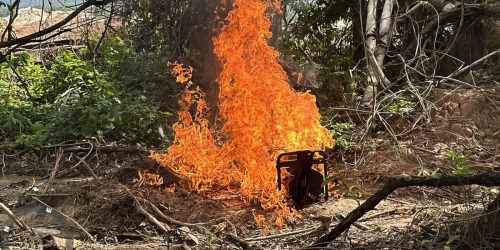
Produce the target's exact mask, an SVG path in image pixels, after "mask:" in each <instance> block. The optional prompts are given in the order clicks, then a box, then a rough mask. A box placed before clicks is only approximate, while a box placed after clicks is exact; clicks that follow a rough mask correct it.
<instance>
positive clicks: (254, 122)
mask: <svg viewBox="0 0 500 250" xmlns="http://www.w3.org/2000/svg"><path fill="white" fill-rule="evenodd" d="M232 2H233V8H232V10H231V11H230V12H229V14H228V17H227V21H228V22H227V24H226V25H225V26H224V27H222V29H221V31H220V33H219V34H218V35H217V36H216V37H214V38H213V42H214V46H215V51H214V52H215V55H216V56H217V58H218V59H219V61H220V63H221V65H222V70H221V72H220V73H219V75H218V78H217V82H218V84H219V88H220V94H219V99H220V100H219V101H220V103H219V114H220V117H221V118H222V119H223V121H224V125H223V127H222V129H221V130H220V131H215V130H213V129H211V128H209V126H208V121H207V120H206V119H205V118H204V117H203V111H204V110H205V103H204V101H203V98H202V93H201V91H200V90H199V89H197V88H195V89H192V88H191V89H190V86H191V83H190V82H188V78H189V77H190V75H191V71H192V69H189V68H188V69H186V68H182V66H180V65H175V66H174V67H173V68H172V73H173V74H174V75H176V76H177V80H178V81H179V82H188V88H187V89H186V91H185V93H184V96H183V98H182V99H181V100H180V101H179V104H180V105H179V106H180V111H179V119H180V121H179V122H178V123H177V124H175V125H174V127H173V128H174V131H175V136H176V139H175V142H174V145H172V146H171V147H170V148H169V149H168V153H167V154H156V155H153V158H155V159H156V160H157V161H158V162H160V163H161V164H162V165H164V166H168V167H171V168H173V169H175V170H177V171H179V172H180V173H181V174H184V175H186V176H188V177H190V178H191V187H192V188H194V189H196V190H200V191H204V190H207V189H211V188H213V187H215V186H217V187H226V188H230V187H234V188H236V189H237V190H238V191H239V192H240V193H241V194H242V197H244V198H245V199H247V200H250V201H258V203H259V204H260V206H261V207H262V208H263V209H264V210H265V211H272V212H273V215H274V218H275V222H276V224H277V225H279V226H281V225H283V224H284V223H285V222H284V218H285V217H286V216H287V215H294V214H296V213H295V212H294V211H293V210H292V209H290V208H289V207H288V205H287V202H286V198H285V194H284V193H283V192H284V191H282V192H280V191H278V190H277V188H276V167H275V159H276V157H277V156H278V154H280V153H282V152H286V151H294V150H301V149H320V148H324V147H333V144H334V141H333V139H332V138H331V136H330V134H329V132H328V131H327V130H326V129H325V128H324V127H322V126H321V124H320V115H319V111H318V108H317V106H316V103H315V97H314V96H313V95H311V94H310V93H300V92H296V91H294V90H293V89H292V88H291V87H290V85H289V83H288V81H287V76H286V74H285V71H284V70H283V68H282V67H281V66H280V64H279V63H278V61H277V60H276V59H277V57H278V52H277V51H276V50H274V49H273V48H272V47H271V46H269V45H268V43H267V40H268V39H269V38H270V37H271V35H272V34H271V32H270V31H269V30H270V21H269V18H268V17H266V15H265V12H266V9H267V8H268V7H269V5H268V4H267V3H265V2H263V1H262V0H233V1H232ZM274 7H276V6H274ZM193 102H196V103H197V108H196V115H195V117H194V118H193V117H192V116H191V114H190V111H189V107H185V106H189V105H190V104H191V103H193ZM186 104H187V105H186ZM259 218H260V217H259Z"/></svg>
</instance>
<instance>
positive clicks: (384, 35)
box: [376, 0, 394, 69]
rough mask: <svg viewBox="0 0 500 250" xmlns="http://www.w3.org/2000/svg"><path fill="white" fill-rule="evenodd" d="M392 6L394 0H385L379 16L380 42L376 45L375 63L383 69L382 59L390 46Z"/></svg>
mask: <svg viewBox="0 0 500 250" xmlns="http://www.w3.org/2000/svg"><path fill="white" fill-rule="evenodd" d="M393 8H394V0H386V1H385V4H384V10H383V11H382V17H381V18H380V19H381V20H380V29H379V32H378V36H379V41H380V43H379V44H378V45H377V54H376V57H377V63H378V65H379V66H380V68H381V69H384V59H385V53H386V52H387V49H388V48H389V46H390V43H389V42H390V40H391V38H392V27H393V25H392V24H393V20H392V9H393Z"/></svg>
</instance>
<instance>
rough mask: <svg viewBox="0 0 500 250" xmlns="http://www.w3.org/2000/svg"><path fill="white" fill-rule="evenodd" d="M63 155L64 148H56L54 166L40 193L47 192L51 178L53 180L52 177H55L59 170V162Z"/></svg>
mask: <svg viewBox="0 0 500 250" xmlns="http://www.w3.org/2000/svg"><path fill="white" fill-rule="evenodd" d="M63 156H64V149H62V148H58V149H57V151H56V163H55V164H54V168H53V169H52V172H51V173H50V177H49V180H48V181H47V183H45V189H44V190H43V192H42V194H45V193H47V191H49V188H50V184H51V183H52V180H54V177H56V174H57V171H58V170H59V163H60V162H61V159H62V157H63Z"/></svg>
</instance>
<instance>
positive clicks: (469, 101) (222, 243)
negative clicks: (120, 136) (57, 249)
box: [0, 87, 500, 249]
mask: <svg viewBox="0 0 500 250" xmlns="http://www.w3.org/2000/svg"><path fill="white" fill-rule="evenodd" d="M488 91H489V92H488V93H485V92H484V91H479V90H478V91H476V90H470V89H469V90H455V91H444V90H437V91H436V93H435V95H434V99H433V102H434V105H435V108H434V109H433V110H432V111H431V114H430V115H431V116H432V120H431V121H429V123H427V124H425V125H423V126H421V127H419V128H417V129H415V130H413V131H411V132H409V133H407V134H406V135H404V136H400V137H398V143H395V142H394V140H391V138H390V137H391V135H390V134H389V132H387V131H381V132H378V133H376V134H375V136H373V138H370V139H367V140H366V141H365V144H366V145H369V147H370V150H366V151H365V153H364V154H361V155H360V156H356V157H358V158H359V159H358V160H357V161H358V162H359V164H357V165H355V166H345V167H341V168H336V169H335V170H334V171H336V172H337V173H338V174H339V175H350V176H353V178H354V179H355V180H356V181H357V182H358V183H359V187H360V188H359V190H361V192H360V193H349V194H346V195H343V196H338V197H334V198H330V199H329V200H328V201H326V202H325V201H322V202H319V203H316V204H314V205H311V206H309V207H306V208H305V209H302V210H300V211H299V212H300V214H301V216H302V218H301V219H299V220H298V221H296V222H295V223H292V224H289V225H288V226H287V227H286V228H283V229H273V230H263V229H262V228H258V227H257V226H256V225H255V222H254V220H253V216H252V212H253V211H255V210H258V209H259V208H258V207H257V206H256V205H253V204H250V203H248V202H244V201H242V200H241V199H239V197H238V194H237V193H231V192H228V191H226V192H221V193H218V194H217V195H213V194H212V195H206V194H196V193H191V192H187V191H186V190H183V189H182V188H177V189H176V191H174V192H169V191H166V190H165V187H151V186H139V185H138V183H137V182H134V179H137V178H138V174H137V172H138V171H139V170H140V169H142V168H144V167H147V166H148V164H151V163H150V162H145V161H144V160H143V158H141V157H138V156H137V155H133V154H128V153H115V154H99V153H98V152H96V153H94V154H92V156H91V157H90V158H89V160H88V162H89V165H90V166H91V168H92V169H93V170H94V171H95V173H96V174H97V175H98V176H99V177H100V178H99V180H95V179H93V178H91V177H89V174H88V172H86V170H85V168H83V167H78V168H76V169H74V170H73V171H72V172H71V171H70V172H67V174H66V175H65V176H63V177H57V178H55V180H54V181H53V182H52V184H51V186H50V188H49V189H48V191H47V192H46V193H43V190H44V189H45V187H46V185H47V184H46V183H47V178H45V179H43V178H41V177H45V176H47V175H48V173H50V171H51V170H52V167H53V162H54V159H53V158H54V156H53V155H52V156H49V157H45V158H44V157H40V155H41V154H40V155H37V154H28V155H26V154H24V155H23V154H8V153H6V152H3V154H4V156H3V167H2V174H3V175H4V177H0V202H2V203H4V204H5V205H6V206H7V207H9V208H10V209H11V210H12V211H13V212H14V214H15V215H16V216H17V217H18V218H20V219H21V220H23V221H24V222H25V223H26V224H27V225H29V226H30V227H32V228H34V229H35V231H36V232H38V234H39V235H42V236H44V235H47V237H45V238H44V239H45V240H43V241H42V240H40V239H39V238H34V237H32V236H30V235H29V234H28V233H27V232H22V231H21V230H19V229H18V227H17V226H15V225H14V224H13V222H12V221H11V220H10V219H9V218H8V217H7V215H5V214H1V215H0V230H1V232H0V248H1V249H32V248H36V247H40V246H41V245H43V244H45V246H46V248H45V249H54V248H49V247H48V246H49V245H50V244H53V245H54V244H55V243H54V242H58V244H57V245H59V246H61V245H66V247H67V249H72V248H78V249H240V248H245V246H243V245H241V244H240V243H241V242H240V243H238V241H237V240H234V239H233V238H231V237H229V236H230V235H232V236H237V238H238V239H244V240H245V242H249V243H250V244H252V246H253V247H262V248H264V249H295V248H298V247H302V246H307V245H308V244H310V243H312V242H314V240H315V239H317V237H318V236H320V235H322V234H323V233H325V232H326V230H327V229H329V228H331V227H332V226H334V225H335V224H336V223H337V222H338V221H339V220H341V219H342V218H343V216H346V215H347V214H348V213H349V212H350V211H352V210H353V209H355V208H356V207H357V206H358V205H359V204H360V203H362V202H363V201H364V199H366V198H367V197H369V196H370V195H371V194H373V193H374V192H375V191H376V190H378V189H379V188H380V187H381V185H382V183H383V180H384V178H385V177H387V176H391V175H400V174H407V175H419V174H420V175H422V174H425V173H432V172H435V173H436V174H442V173H450V171H451V169H450V167H448V166H449V165H450V159H449V157H447V156H445V151H446V150H455V151H461V152H462V151H463V152H464V153H466V154H467V155H469V159H468V162H467V163H468V164H469V165H470V166H471V167H472V169H471V172H473V173H478V172H483V171H486V170H491V169H498V165H499V164H498V159H497V155H498V147H499V145H498V143H499V140H498V139H499V138H498V137H499V129H500V128H499V126H498V124H500V123H499V122H500V121H499V119H500V116H499V111H498V108H497V105H498V104H499V103H500V98H499V97H500V88H498V87H494V88H491V89H489V90H488ZM412 122H413V121H409V120H405V119H396V120H394V121H392V123H391V125H392V126H393V128H394V131H395V133H404V132H405V129H406V128H408V127H409V126H411V124H412ZM366 152H368V153H366ZM76 155H78V154H77V153H76ZM72 156H73V155H70V156H66V158H65V162H64V163H63V164H62V165H61V167H60V169H62V170H64V169H70V168H71V167H72V166H74V165H75V163H76V162H75V161H74V157H73V158H72ZM33 165H36V166H37V167H36V168H32V167H31V168H28V167H26V166H33ZM28 169H29V170H28ZM62 170H61V171H62ZM497 193H498V188H483V187H479V186H467V187H451V188H439V189H437V188H406V189H400V190H397V191H395V192H394V193H393V194H392V195H391V196H390V197H389V198H388V199H386V200H384V201H383V202H382V203H381V204H379V205H378V206H377V208H376V209H375V210H372V211H370V212H369V213H367V214H366V215H364V216H363V217H362V218H361V219H360V220H359V221H358V222H357V223H356V224H354V226H353V227H352V228H351V229H350V230H349V231H348V234H345V236H343V237H342V238H339V239H338V240H336V241H335V242H334V243H333V244H334V245H333V247H335V248H336V249H350V248H356V247H358V248H359V247H361V248H362V247H379V248H382V249H383V248H386V249H390V248H397V249H437V248H442V247H443V246H448V245H455V244H456V243H457V242H462V243H464V244H465V243H467V244H470V242H467V239H466V238H464V237H461V236H462V235H464V232H465V231H467V230H470V228H468V224H469V223H467V222H468V221H470V220H473V219H474V218H475V217H477V214H478V213H480V212H481V211H483V210H484V209H485V207H486V206H488V204H489V203H490V202H491V201H492V199H494V198H495V197H496V194H497ZM134 197H141V198H144V199H146V200H148V201H149V202H151V203H153V204H155V205H156V206H157V207H158V208H159V210H161V212H163V213H164V214H165V215H167V216H168V217H170V218H171V219H175V220H176V221H175V222H172V221H168V220H167V221H165V220H163V222H164V225H167V226H168V227H169V228H168V233H165V232H162V231H161V230H159V229H158V227H156V226H155V225H153V224H152V223H151V221H149V220H147V219H146V218H145V217H144V216H143V215H141V214H138V212H137V210H136V208H135V204H136V203H137V201H135V200H134ZM42 202H43V203H45V204H43V203H42ZM139 204H141V202H139ZM142 205H143V206H144V207H147V204H144V203H142ZM62 214H64V215H62ZM69 218H71V219H69ZM72 220H75V221H76V222H77V223H78V224H79V225H80V226H81V228H80V226H77V225H76V223H75V222H73V221H72ZM82 228H83V229H85V231H87V232H88V233H90V234H91V235H92V236H93V237H95V240H96V242H92V240H90V239H89V238H88V237H87V235H86V233H85V232H84V230H83V229H82ZM263 237H264V238H263ZM266 237H267V238H266ZM498 238H499V239H498V241H495V240H494V241H493V242H497V243H495V244H497V245H495V246H496V247H498V248H500V237H498ZM61 242H63V243H61ZM495 246H494V247H495ZM486 249H487V248H486Z"/></svg>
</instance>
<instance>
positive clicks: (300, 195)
mask: <svg viewBox="0 0 500 250" xmlns="http://www.w3.org/2000/svg"><path fill="white" fill-rule="evenodd" d="M319 165H323V173H321V172H319V171H318V170H315V169H314V168H313V167H314V166H319ZM283 168H284V169H286V170H287V175H286V176H285V177H284V178H283V179H284V181H283V183H284V184H285V188H286V189H287V191H288V194H289V195H290V198H291V199H292V200H293V203H294V206H295V207H296V208H301V207H302V206H304V205H308V204H310V203H313V202H315V201H317V200H318V199H319V196H320V194H321V193H323V194H324V197H325V200H328V187H327V186H326V185H325V186H323V185H322V184H323V183H324V181H325V180H326V177H327V175H328V170H327V169H328V165H327V156H326V153H325V152H324V151H309V150H304V151H296V152H288V153H283V154H280V155H279V156H278V159H277V160H276V170H277V176H278V190H281V184H282V180H281V176H282V172H281V169H283Z"/></svg>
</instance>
